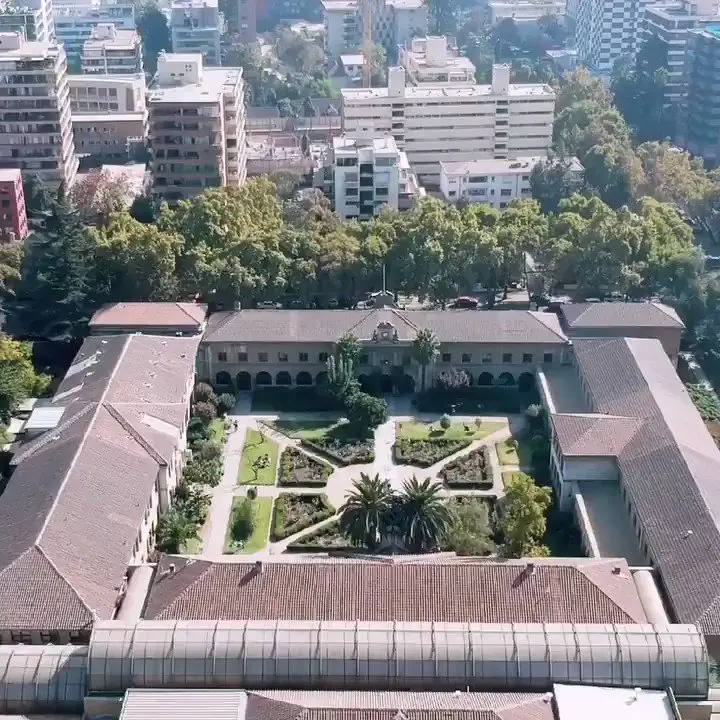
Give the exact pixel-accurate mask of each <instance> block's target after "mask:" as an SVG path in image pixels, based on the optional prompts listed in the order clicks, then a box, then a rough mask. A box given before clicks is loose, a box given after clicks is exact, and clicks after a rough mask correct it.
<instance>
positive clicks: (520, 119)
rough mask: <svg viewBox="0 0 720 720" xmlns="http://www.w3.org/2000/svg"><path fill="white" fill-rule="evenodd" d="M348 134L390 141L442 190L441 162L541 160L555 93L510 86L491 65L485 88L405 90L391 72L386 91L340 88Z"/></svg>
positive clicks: (505, 69) (500, 68)
mask: <svg viewBox="0 0 720 720" xmlns="http://www.w3.org/2000/svg"><path fill="white" fill-rule="evenodd" d="M342 99H343V103H342V119H343V129H344V130H345V132H347V133H348V134H349V135H352V134H356V133H372V134H374V136H375V137H384V136H385V135H386V134H388V133H389V134H390V135H392V136H393V138H394V139H395V141H396V142H397V145H398V147H399V148H400V149H401V150H404V151H405V152H406V153H407V156H408V160H409V161H410V164H411V165H412V167H413V168H414V170H415V172H416V173H417V174H418V177H419V178H420V182H421V183H422V184H423V185H424V186H425V187H426V189H428V190H431V189H433V190H434V189H439V186H440V163H441V162H466V161H468V160H476V159H484V158H508V157H521V156H531V157H536V156H545V155H547V150H548V148H549V147H550V144H551V142H552V125H553V113H554V109H555V92H554V91H553V89H552V88H551V87H549V86H548V85H541V84H527V85H516V84H511V83H510V67H509V66H508V65H495V66H494V67H493V80H492V84H490V85H451V84H446V85H422V86H417V87H406V85H405V71H404V70H403V68H390V71H389V73H388V87H386V88H370V89H355V88H348V89H344V90H342Z"/></svg>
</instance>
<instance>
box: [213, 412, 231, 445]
mask: <svg viewBox="0 0 720 720" xmlns="http://www.w3.org/2000/svg"><path fill="white" fill-rule="evenodd" d="M226 435H227V433H226V430H225V420H224V419H223V418H215V420H213V421H212V422H211V423H210V442H213V443H215V444H216V445H224V444H225V438H226Z"/></svg>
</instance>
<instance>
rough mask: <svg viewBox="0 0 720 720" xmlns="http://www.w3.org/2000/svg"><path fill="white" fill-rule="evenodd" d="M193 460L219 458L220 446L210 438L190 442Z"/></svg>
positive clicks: (220, 454)
mask: <svg viewBox="0 0 720 720" xmlns="http://www.w3.org/2000/svg"><path fill="white" fill-rule="evenodd" d="M191 450H192V452H193V460H219V459H220V458H221V457H222V447H221V446H220V445H218V444H217V443H214V442H212V441H211V440H199V441H197V442H195V443H193V444H192V447H191Z"/></svg>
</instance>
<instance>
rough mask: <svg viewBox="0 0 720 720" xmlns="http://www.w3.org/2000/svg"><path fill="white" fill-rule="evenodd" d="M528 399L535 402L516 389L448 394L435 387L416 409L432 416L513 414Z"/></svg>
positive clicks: (423, 395)
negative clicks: (434, 414) (446, 414)
mask: <svg viewBox="0 0 720 720" xmlns="http://www.w3.org/2000/svg"><path fill="white" fill-rule="evenodd" d="M526 398H530V399H534V398H535V396H534V395H529V394H527V393H521V392H520V391H519V390H518V389H517V388H516V387H500V386H497V385H490V386H485V385H476V386H474V387H469V388H467V389H466V390H463V391H459V392H446V391H444V390H443V389H442V388H440V387H433V388H430V389H429V390H426V391H425V392H424V393H420V395H418V397H417V408H418V410H419V411H420V412H432V413H449V412H455V413H461V414H463V415H477V413H478V412H486V413H487V412H491V413H492V412H494V413H502V414H510V413H518V412H520V411H521V410H522V407H523V404H524V401H525V399H526Z"/></svg>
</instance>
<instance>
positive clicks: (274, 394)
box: [252, 387, 342, 412]
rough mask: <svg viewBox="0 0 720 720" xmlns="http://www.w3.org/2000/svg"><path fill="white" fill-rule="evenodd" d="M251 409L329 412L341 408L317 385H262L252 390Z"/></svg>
mask: <svg viewBox="0 0 720 720" xmlns="http://www.w3.org/2000/svg"><path fill="white" fill-rule="evenodd" d="M252 409H253V411H259V410H279V411H286V412H293V411H295V412H330V411H332V410H341V409H342V408H341V406H340V405H338V403H337V401H336V400H334V399H333V398H331V397H330V396H329V395H328V394H327V393H325V392H321V388H317V387H299V388H289V387H263V388H258V389H256V390H255V391H254V392H253V397H252Z"/></svg>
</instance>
